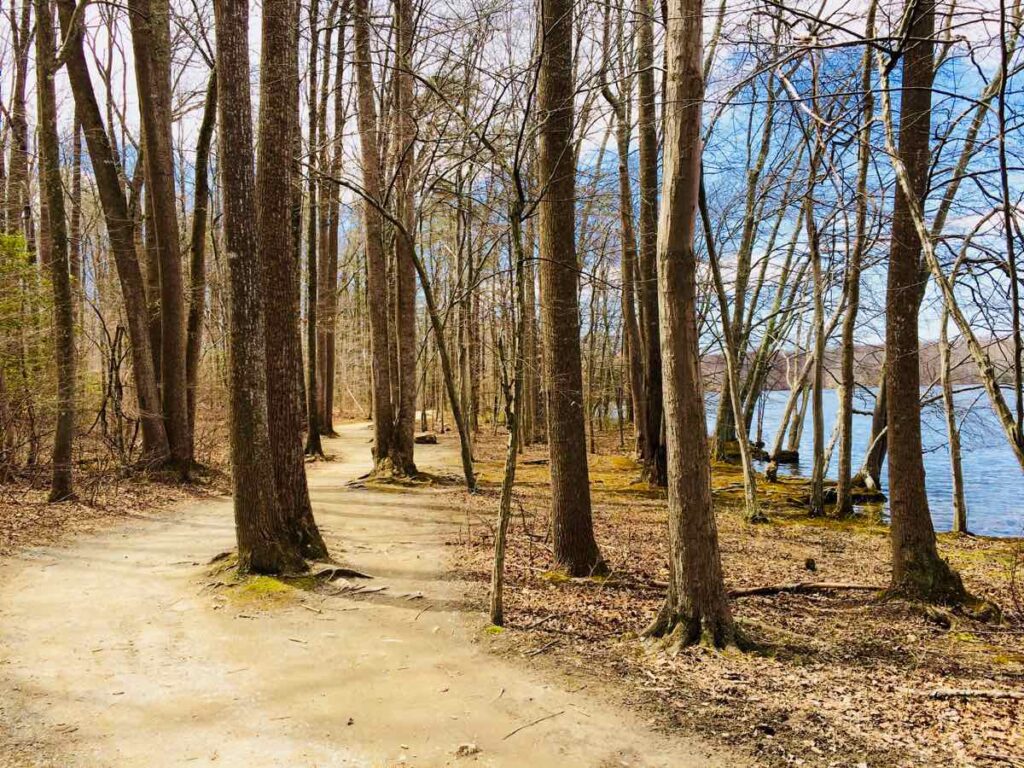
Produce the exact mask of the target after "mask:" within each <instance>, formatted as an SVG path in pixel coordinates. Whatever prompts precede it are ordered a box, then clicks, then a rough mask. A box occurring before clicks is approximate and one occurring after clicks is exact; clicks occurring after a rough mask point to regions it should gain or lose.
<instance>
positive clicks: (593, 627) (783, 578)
mask: <svg viewBox="0 0 1024 768" xmlns="http://www.w3.org/2000/svg"><path fill="white" fill-rule="evenodd" d="M503 450H504V442H503V440H502V439H501V438H500V437H490V438H484V439H481V440H480V441H478V443H477V444H476V445H475V451H476V453H477V458H478V460H479V459H482V460H483V461H481V464H480V466H481V469H482V472H481V476H482V481H483V487H484V491H483V492H482V493H481V494H479V495H478V496H476V497H472V498H464V497H463V499H462V503H463V504H465V505H466V507H467V517H466V519H467V525H466V527H464V528H463V530H462V531H461V532H460V535H459V536H458V539H457V541H454V542H453V544H455V545H456V546H457V547H458V548H459V549H458V556H457V557H455V558H453V561H454V567H455V568H457V569H458V570H459V572H460V573H461V574H462V575H463V576H464V577H465V578H467V579H469V580H473V581H476V582H479V584H480V594H481V595H483V593H484V591H485V590H486V588H487V582H488V579H489V574H490V566H491V562H490V561H491V547H492V543H493V526H494V521H495V516H496V509H497V495H496V490H495V485H496V483H497V482H498V480H499V479H500V474H501V456H502V452H503ZM615 450H616V447H615V446H614V445H603V446H602V453H601V455H598V456H592V457H591V480H592V489H593V497H594V520H595V526H596V532H597V537H598V541H599V543H600V545H601V547H602V551H603V553H604V556H605V558H606V559H607V560H608V562H609V563H610V564H611V565H612V567H613V569H614V570H613V573H612V576H611V577H610V578H609V579H607V580H603V581H598V580H589V579H582V580H576V579H573V580H568V579H565V578H564V577H563V576H561V575H560V574H555V573H552V572H551V569H552V567H553V562H552V557H551V549H550V542H549V539H548V536H547V530H546V506H547V502H548V474H547V467H546V466H545V465H543V464H539V463H531V464H527V465H520V468H519V478H518V479H519V480H520V482H517V497H516V500H517V506H516V511H515V515H514V519H513V523H512V526H511V530H510V536H511V538H510V544H509V553H508V561H507V571H506V578H507V585H508V586H507V588H506V589H507V591H506V598H505V601H506V616H507V618H508V629H510V630H512V632H511V633H510V635H509V636H508V637H507V638H506V639H505V640H504V641H503V644H504V645H505V646H506V647H508V646H509V645H515V646H518V651H519V652H522V650H523V648H537V649H543V652H542V654H540V655H538V656H536V657H534V658H535V659H537V660H540V659H544V660H549V661H554V662H555V663H558V664H560V665H563V666H565V667H571V668H577V669H586V670H589V673H590V674H596V675H601V676H605V677H611V679H613V680H614V681H615V683H616V685H617V686H619V687H620V690H621V691H622V692H623V697H624V698H626V699H628V700H630V701H631V702H634V703H636V704H638V705H640V706H643V707H645V708H649V709H650V710H651V711H652V712H654V713H655V714H657V715H659V716H660V718H661V720H662V722H665V723H666V724H675V725H678V726H680V727H682V728H684V729H685V730H687V731H697V732H699V733H701V734H704V735H705V736H706V737H708V738H710V739H712V740H714V741H716V742H719V743H723V744H728V745H732V746H734V747H737V748H740V749H742V750H744V751H745V752H747V753H748V754H750V755H751V756H753V757H754V758H755V759H756V760H757V762H759V763H762V764H764V765H770V766H782V765H807V766H858V765H871V766H875V765H878V766H920V765H962V766H968V765H970V766H989V765H991V766H1005V765H1015V766H1024V704H1022V702H1021V701H1019V700H1016V701H1014V700H992V699H985V698H965V699H956V698H954V699H944V700H933V699H931V698H929V697H928V696H927V693H928V692H929V691H933V690H935V689H938V688H955V689H970V690H977V689H1000V690H1013V691H1024V627H1022V625H1021V623H1020V618H1021V617H1020V616H1017V615H1015V614H1014V613H1013V611H1014V602H1013V599H1012V596H1011V576H1010V574H1011V571H1012V568H1013V563H1014V557H1015V551H1016V550H1018V549H1019V548H1020V544H1019V542H1012V541H1007V540H986V539H954V538H951V537H945V536H943V537H941V539H942V540H941V548H942V550H943V553H944V555H945V556H947V557H948V558H949V559H950V561H951V562H952V563H953V564H954V565H955V566H956V567H957V568H958V569H959V570H960V571H961V573H962V575H963V576H964V580H965V583H966V584H967V585H968V587H969V589H971V590H972V591H973V592H975V593H976V594H979V595H983V596H985V597H987V598H989V599H993V600H995V601H996V602H997V603H999V604H1000V605H1002V606H1003V607H1004V609H1005V610H1007V611H1008V612H1010V614H1011V615H1010V616H1009V617H1008V621H1007V623H1006V624H1004V625H1003V626H992V625H985V624H979V623H976V622H972V621H970V620H968V619H964V618H960V617H956V618H955V619H954V622H953V625H952V627H950V628H944V627H942V626H939V625H937V624H935V623H933V622H932V621H930V620H929V619H928V618H926V617H925V616H924V615H923V613H922V612H921V611H920V610H918V609H917V608H915V607H913V606H909V605H906V604H903V603H900V602H879V601H878V599H877V598H876V596H875V595H874V594H873V593H861V592H835V593H829V594H815V595H787V594H784V595H776V596H771V597H751V598H744V599H739V600H736V601H734V603H733V606H734V612H735V615H736V617H737V619H738V620H739V622H740V624H741V626H742V627H743V629H744V631H745V633H746V634H747V635H748V636H749V637H750V638H752V639H753V640H755V641H756V642H757V643H759V644H760V646H761V650H760V651H758V652H753V653H742V654H741V653H737V652H725V653H723V652H714V651H709V650H707V649H704V648H693V649H688V650H684V651H682V652H680V653H679V654H677V655H674V656H673V655H669V654H666V653H664V652H659V651H656V650H654V649H652V648H651V647H650V646H649V645H647V644H645V643H643V642H642V641H640V640H638V639H637V635H638V633H640V632H641V631H642V630H643V628H644V627H645V625H646V624H647V623H648V622H649V621H650V620H651V618H652V617H653V615H654V613H655V611H656V609H657V608H658V606H659V605H660V601H661V599H662V590H661V589H660V588H658V587H657V586H655V585H654V584H653V583H654V582H662V581H665V580H666V579H667V577H668V573H667V564H666V560H665V535H664V527H665V502H664V499H663V497H662V495H661V494H660V493H659V492H652V491H650V490H649V489H648V488H647V487H646V486H644V485H642V484H640V483H638V482H636V478H637V474H638V473H637V470H636V467H635V465H633V463H632V462H631V461H629V460H628V459H626V458H624V457H623V456H621V455H618V454H617V453H616V452H615ZM544 456H545V453H544V448H543V447H540V448H532V449H528V450H527V452H526V454H525V455H524V458H525V459H527V460H537V461H539V460H542V459H543V457H544ZM715 485H716V487H719V488H721V487H723V486H725V487H727V489H726V490H723V491H719V492H717V493H716V506H717V509H718V524H719V533H720V537H721V546H722V552H723V560H724V569H725V573H726V579H727V581H728V586H729V587H746V586H759V585H767V584H780V583H791V582H799V581H816V582H844V581H845V582H857V583H876V584H880V585H882V584H885V583H886V582H887V579H888V575H889V571H888V541H887V538H886V531H885V529H884V528H883V527H882V526H879V525H874V524H869V523H865V522H858V523H838V522H835V521H824V522H821V523H812V522H811V521H809V520H807V519H806V516H805V515H804V513H803V512H802V511H801V510H798V509H796V508H794V507H793V506H792V505H791V504H789V503H788V502H787V501H786V499H785V498H779V499H775V500H774V501H772V500H770V502H769V503H770V504H771V505H772V506H771V508H770V509H769V510H768V511H769V513H770V514H771V515H772V517H773V523H772V524H769V525H760V526H750V525H747V524H745V523H743V522H742V519H741V515H740V512H739V510H738V509H737V508H736V502H737V500H738V495H737V493H736V490H735V483H734V478H733V477H732V473H731V472H730V470H728V469H726V468H719V469H718V471H716V476H715ZM808 559H813V560H814V564H815V568H816V571H815V573H809V572H808V570H807V561H808Z"/></svg>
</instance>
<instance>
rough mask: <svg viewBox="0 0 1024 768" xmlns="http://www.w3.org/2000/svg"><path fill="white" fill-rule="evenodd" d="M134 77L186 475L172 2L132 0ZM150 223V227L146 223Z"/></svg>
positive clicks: (167, 409)
mask: <svg viewBox="0 0 1024 768" xmlns="http://www.w3.org/2000/svg"><path fill="white" fill-rule="evenodd" d="M128 11H129V13H128V17H129V19H130V21H131V28H132V48H133V50H134V52H135V56H134V58H135V79H136V82H137V84H138V93H139V111H140V112H141V114H142V132H143V135H144V137H145V145H146V151H145V164H146V188H147V190H148V191H149V194H151V195H152V202H153V213H154V216H155V219H154V221H153V223H154V224H155V235H156V244H157V248H158V251H159V262H160V345H161V349H160V382H161V385H162V388H163V391H162V395H163V414H164V420H165V423H166V428H167V439H168V442H169V443H170V448H171V461H172V462H173V463H174V465H175V467H176V468H177V469H178V471H179V472H181V474H182V476H183V477H187V476H188V473H189V470H190V468H191V464H192V442H191V439H190V431H189V418H188V381H187V366H186V342H185V294H184V282H183V280H182V274H181V246H180V243H179V234H178V218H177V211H176V202H175V200H176V193H175V188H174V147H173V143H172V136H171V123H172V112H171V110H172V106H171V40H170V34H171V33H170V5H169V0H129V3H128ZM148 223H149V222H147V226H148Z"/></svg>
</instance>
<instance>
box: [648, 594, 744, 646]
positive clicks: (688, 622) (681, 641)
mask: <svg viewBox="0 0 1024 768" xmlns="http://www.w3.org/2000/svg"><path fill="white" fill-rule="evenodd" d="M641 636H642V637H643V638H645V639H647V640H649V641H650V642H651V643H652V645H654V647H656V648H658V649H659V650H662V651H665V652H667V653H672V654H675V653H678V652H679V651H681V650H682V649H684V648H688V647H690V646H694V645H700V646H703V647H706V648H714V649H716V650H728V649H733V650H739V651H746V650H750V649H751V648H752V647H753V646H752V644H751V643H750V642H749V641H747V639H746V638H744V637H743V634H742V633H741V632H740V631H739V628H738V627H737V626H736V624H735V623H734V622H733V621H732V619H731V618H728V617H726V618H717V619H711V618H708V617H700V616H693V615H690V614H687V613H684V612H682V611H680V610H678V609H676V608H673V607H672V606H671V603H670V601H669V600H666V601H665V602H664V603H663V604H662V607H661V610H660V611H658V615H657V616H656V617H655V618H654V621H653V622H651V624H650V626H648V627H647V629H645V630H644V631H643V633H642V635H641Z"/></svg>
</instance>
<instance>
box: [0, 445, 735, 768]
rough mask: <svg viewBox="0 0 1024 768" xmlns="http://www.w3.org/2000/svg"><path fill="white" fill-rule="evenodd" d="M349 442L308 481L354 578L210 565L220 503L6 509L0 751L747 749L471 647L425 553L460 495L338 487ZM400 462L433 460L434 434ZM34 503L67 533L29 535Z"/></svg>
mask: <svg viewBox="0 0 1024 768" xmlns="http://www.w3.org/2000/svg"><path fill="white" fill-rule="evenodd" d="M369 440H370V432H369V430H368V429H367V428H366V425H346V426H344V427H343V429H342V434H341V436H340V437H339V438H338V439H332V440H328V441H326V446H325V447H326V450H327V452H328V453H330V454H333V458H334V460H333V461H329V462H319V463H316V464H314V465H312V466H311V467H310V471H309V479H310V488H311V494H312V499H313V505H314V509H315V512H316V516H317V519H318V521H319V522H320V525H321V527H322V529H323V530H324V532H325V535H326V538H327V540H328V543H329V545H330V546H331V549H332V552H333V553H334V554H335V556H336V557H337V558H338V560H339V561H341V562H343V563H344V564H345V565H346V566H349V567H351V568H353V569H357V570H359V571H362V572H363V573H365V574H368V575H369V576H371V577H372V578H370V579H365V580H364V579H356V578H354V577H351V578H348V579H343V580H335V581H325V582H322V583H314V581H313V580H312V579H309V578H303V579H294V580H277V579H269V578H266V577H260V578H249V579H240V578H238V577H237V576H234V575H232V574H231V573H230V571H229V570H227V569H226V568H225V567H224V562H225V561H223V560H220V561H218V559H217V558H218V555H219V554H220V553H222V552H223V551H225V550H228V549H230V547H231V546H232V545H233V541H234V535H233V524H232V507H231V502H230V500H229V499H227V498H224V497H215V498H206V499H193V500H190V501H187V502H184V503H178V504H173V503H171V502H173V501H174V500H175V499H176V498H177V496H176V495H175V493H173V492H170V491H168V492H167V493H166V494H162V492H161V493H156V494H155V496H156V498H155V499H154V498H152V496H153V495H154V494H151V495H150V496H146V489H142V490H140V489H134V490H129V489H128V488H127V487H126V488H122V489H121V491H120V492H119V493H120V494H122V496H123V502H124V508H125V510H122V511H120V512H119V510H118V508H117V507H118V505H117V503H116V501H115V500H113V499H108V502H109V504H108V506H107V507H104V509H101V510H100V511H98V512H95V513H91V516H90V518H89V522H88V523H85V524H82V523H81V522H80V521H77V520H76V522H75V523H74V524H72V523H71V522H70V521H71V520H74V519H75V518H76V516H75V514H74V510H75V509H76V507H75V506H72V505H67V506H59V507H58V506H52V505H49V506H47V505H43V509H42V510H38V509H37V510H23V511H24V514H23V516H22V517H23V519H22V520H21V522H20V523H19V524H17V525H11V526H8V530H10V531H12V534H11V538H10V539H8V540H7V544H5V547H6V548H7V551H6V556H5V557H4V558H3V559H0V766H4V768H8V767H14V766H17V767H18V768H22V767H23V766H60V767H61V768H74V767H75V766H87V767H88V768H94V767H99V766H119V768H130V767H132V766H146V767H147V768H154V767H159V766H187V765H218V766H220V765H228V766H247V767H252V768H256V767H261V768H262V767H263V766H268V767H269V766H284V765H287V766H321V767H326V766H341V765H348V766H394V765H410V766H442V765H462V764H479V765H492V766H526V765H529V766H585V767H587V768H590V767H591V766H593V767H595V768H600V767H604V768H613V767H614V766H670V765H671V766H676V767H679V766H682V767H683V768H685V767H686V766H693V767H694V768H696V767H697V766H724V765H728V766H730V768H740V767H741V766H743V765H746V764H748V763H749V762H751V761H748V760H747V759H745V758H743V757H741V756H740V755H739V754H738V753H736V752H734V751H733V750H731V749H729V748H719V747H713V746H710V744H711V742H710V740H708V739H706V738H703V737H694V738H691V737H689V736H684V735H681V734H680V733H679V732H678V731H676V732H674V733H672V734H671V735H666V734H665V733H664V732H662V731H659V730H657V729H656V728H653V727H652V725H651V723H650V722H649V721H648V718H649V715H647V714H646V713H637V712H633V711H631V710H630V709H629V708H627V707H625V706H623V705H622V704H621V703H620V695H619V693H618V689H617V688H616V687H614V686H612V685H609V684H607V683H606V682H605V681H603V680H602V679H601V678H600V677H595V676H593V675H591V674H589V673H588V672H587V670H585V669H580V668H578V667H576V666H573V665H570V666H568V667H566V668H565V669H555V668H553V667H549V668H543V669H541V668H538V666H537V665H534V664H532V663H531V662H530V661H529V660H527V659H524V658H523V656H530V655H531V654H532V651H529V647H530V646H528V645H524V646H521V647H520V648H519V651H520V652H521V653H519V654H516V653H508V654H506V655H505V656H500V655H494V654H490V653H488V650H489V648H490V646H491V644H492V643H494V642H499V643H500V642H502V641H504V640H505V639H506V638H505V637H498V636H495V635H494V634H492V633H490V632H488V629H487V627H486V625H485V620H484V617H483V615H481V614H480V613H479V612H478V611H476V610H474V607H475V606H476V605H477V604H478V603H479V598H480V592H479V589H478V587H477V585H476V584H472V583H467V582H465V581H463V580H462V579H461V577H459V576H458V575H457V574H456V573H454V572H453V571H452V570H451V569H448V568H447V567H446V566H447V564H448V562H449V558H448V557H447V555H449V554H454V555H457V556H462V555H463V554H464V553H463V552H462V550H453V549H452V548H451V547H449V546H447V544H449V543H450V542H451V541H452V540H454V539H458V538H459V533H458V532H459V530H460V529H462V530H465V528H466V521H467V518H466V516H465V511H464V509H463V506H462V504H461V503H459V502H456V501H454V500H453V498H452V496H451V495H450V494H451V493H452V489H451V487H449V486H447V485H446V483H445V481H444V480H443V478H440V477H435V479H434V481H427V482H423V483H419V484H416V490H412V489H411V488H408V487H403V486H401V485H393V486H388V485H377V484H369V485H367V484H364V483H360V482H356V483H351V482H350V481H352V480H354V479H355V478H357V477H358V476H360V475H362V474H363V473H364V472H366V471H367V469H368V468H369V456H370V451H369V448H370V446H369ZM417 461H418V463H419V464H420V467H421V469H423V470H425V471H427V472H433V473H435V475H437V476H439V475H443V474H444V473H446V472H451V471H452V470H453V468H454V467H456V466H457V454H456V451H455V443H454V441H453V440H451V439H450V438H448V437H445V438H443V439H442V444H441V445H440V446H417ZM148 490H149V491H153V489H148ZM25 498H26V499H29V498H30V497H29V496H26V497H25ZM32 498H34V497H32ZM147 498H148V499H149V501H146V499H147ZM37 501H38V500H37ZM158 502H162V503H158ZM22 506H25V507H27V506H31V504H29V503H28V502H26V504H23V505H22ZM56 510H60V511H59V512H56ZM104 510H105V511H104ZM2 511H3V512H4V514H5V515H6V514H7V513H8V512H10V509H9V508H8V507H7V506H5V508H4V510H2ZM44 513H45V514H55V515H59V519H61V520H64V519H65V518H67V520H68V521H69V522H68V523H67V524H62V526H63V529H64V532H65V534H71V533H73V534H74V535H73V536H70V535H65V536H63V537H62V538H61V540H60V541H57V542H56V543H54V542H53V539H52V534H51V533H50V532H47V533H46V534H45V537H44V540H43V541H41V542H40V541H38V540H37V537H38V536H39V535H40V534H41V533H43V531H44V529H46V527H47V526H46V525H44V524H41V523H40V521H39V519H38V518H39V517H40V515H43V514H44ZM33 521H35V522H33ZM84 527H87V528H88V529H89V530H83V528H84ZM15 531H17V533H14V532H15ZM36 544H42V546H29V545H36ZM474 561H475V562H479V557H478V556H477V557H475V560H474ZM515 605H516V610H517V609H518V606H519V605H521V604H520V603H518V601H516V602H515ZM532 637H533V636H532V635H531V636H530V638H524V639H532ZM534 658H536V656H534ZM613 682H616V681H613Z"/></svg>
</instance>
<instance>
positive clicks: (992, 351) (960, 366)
mask: <svg viewBox="0 0 1024 768" xmlns="http://www.w3.org/2000/svg"><path fill="white" fill-rule="evenodd" d="M987 349H988V353H989V355H991V357H992V362H993V364H994V365H995V367H996V370H997V371H999V373H1000V375H1001V378H1002V381H1004V382H1006V383H1008V382H1009V381H1010V380H1011V377H1012V373H1011V365H1012V363H1011V360H1012V356H1013V352H1012V345H1011V343H1010V342H1009V341H1007V340H1002V341H995V342H989V343H988V345H987ZM807 355H808V353H807V352H799V353H797V354H780V355H777V356H776V358H775V359H774V360H773V361H772V369H771V372H770V373H769V376H768V384H767V388H768V389H789V386H790V385H789V380H788V379H787V376H796V375H797V372H798V371H799V370H800V368H801V367H802V366H803V365H804V361H805V360H806V359H807ZM884 356H885V346H884V345H882V344H861V345H858V346H857V347H856V348H855V352H854V376H855V377H856V379H857V382H858V383H859V384H863V385H866V386H875V385H876V384H877V383H878V379H879V376H880V375H881V366H882V361H883V358H884ZM749 362H750V361H749V360H748V363H749ZM840 362H841V360H840V350H839V347H829V348H828V349H827V350H826V351H825V386H826V387H827V388H831V387H834V386H836V384H837V383H838V381H839V368H840ZM939 368H940V357H939V344H938V342H937V341H929V342H925V343H924V344H923V345H922V346H921V384H922V386H927V385H929V384H931V383H932V382H933V381H938V379H939ZM701 370H702V372H703V374H704V379H705V382H707V386H709V387H714V388H716V389H717V388H718V387H719V386H721V380H722V376H723V375H724V373H725V358H724V357H723V356H722V355H721V354H715V355H705V356H704V357H703V358H702V360H701ZM977 371H978V369H977V366H976V365H975V364H974V361H973V360H972V359H971V357H970V354H969V352H968V350H967V344H966V343H964V342H962V341H957V342H954V344H953V382H954V384H959V385H966V384H979V383H980V380H979V379H978V375H977Z"/></svg>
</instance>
